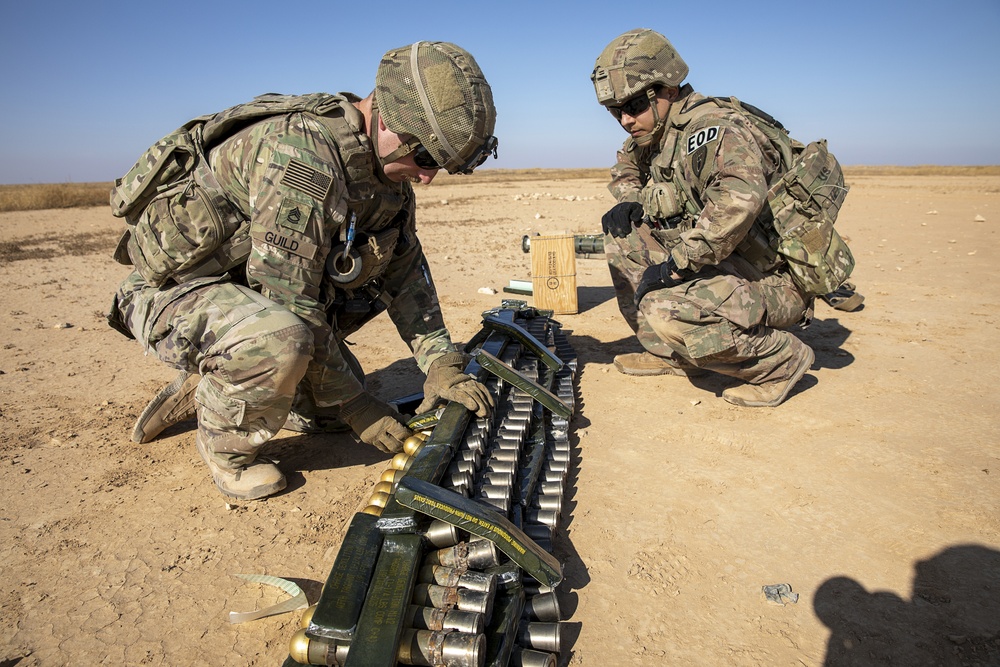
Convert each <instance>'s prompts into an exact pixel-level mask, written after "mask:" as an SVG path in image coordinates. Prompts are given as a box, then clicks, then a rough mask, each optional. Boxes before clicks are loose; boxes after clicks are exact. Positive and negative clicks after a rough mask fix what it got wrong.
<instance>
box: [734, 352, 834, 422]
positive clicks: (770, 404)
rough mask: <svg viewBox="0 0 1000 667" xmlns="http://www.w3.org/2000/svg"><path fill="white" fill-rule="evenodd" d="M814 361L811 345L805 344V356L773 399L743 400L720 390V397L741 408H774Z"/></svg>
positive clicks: (781, 401) (814, 356)
mask: <svg viewBox="0 0 1000 667" xmlns="http://www.w3.org/2000/svg"><path fill="white" fill-rule="evenodd" d="M814 361H816V353H814V352H813V351H812V348H811V347H808V346H806V356H805V357H803V359H802V361H801V362H800V363H799V365H798V367H797V368H796V369H795V373H794V374H793V375H792V377H791V379H790V380H789V381H788V384H786V385H785V390H784V391H783V392H781V395H780V396H778V397H777V398H776V399H774V400H771V401H745V400H743V399H741V398H733V397H732V396H726V392H722V398H724V399H726V401H727V402H729V403H732V404H733V405H738V406H740V407H743V408H776V407H778V406H779V405H781V404H782V403H783V402H784V401H785V399H786V398H787V397H788V393H789V392H790V391H792V387H794V386H795V385H797V384H798V383H799V380H801V379H802V376H803V375H805V374H806V371H808V370H809V369H810V368H812V365H813V362H814Z"/></svg>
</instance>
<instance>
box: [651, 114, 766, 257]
mask: <svg viewBox="0 0 1000 667" xmlns="http://www.w3.org/2000/svg"><path fill="white" fill-rule="evenodd" d="M675 154H676V156H677V157H676V162H675V168H676V169H678V170H679V175H680V179H681V181H682V182H683V184H684V185H685V189H686V190H687V192H686V193H685V195H686V196H687V197H689V198H690V199H691V200H692V201H693V202H694V203H695V205H696V206H698V207H699V208H701V213H700V215H699V216H698V218H697V220H695V221H694V224H693V226H692V227H691V228H690V229H687V230H685V231H683V232H682V233H681V234H680V243H678V244H677V245H676V246H674V247H673V248H672V249H671V254H672V255H673V257H674V261H675V262H676V263H677V266H678V267H680V268H682V269H684V268H691V269H695V270H697V269H699V268H701V267H703V266H709V265H716V264H718V263H719V262H721V261H722V260H724V259H726V258H727V257H728V256H729V255H730V254H731V253H732V252H733V250H735V249H736V246H737V245H739V243H740V241H742V240H743V238H744V237H745V236H746V235H747V233H748V232H749V230H750V226H751V225H752V224H753V221H754V219H756V217H757V215H758V214H759V213H760V210H761V208H762V207H763V206H764V203H765V201H766V198H767V190H768V186H767V178H768V174H767V171H768V168H767V167H766V166H765V161H766V158H765V157H764V155H763V153H762V150H761V147H760V145H759V144H758V143H757V141H756V140H755V138H754V134H753V131H752V128H751V127H750V121H748V120H746V119H745V118H743V117H742V116H740V115H738V114H735V113H725V114H706V115H701V116H699V117H698V118H695V119H694V120H692V121H691V122H690V123H689V124H688V125H687V126H686V127H685V128H684V129H683V131H682V132H681V136H680V138H679V142H678V146H677V149H676V153H675Z"/></svg>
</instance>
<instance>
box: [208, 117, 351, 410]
mask: <svg viewBox="0 0 1000 667" xmlns="http://www.w3.org/2000/svg"><path fill="white" fill-rule="evenodd" d="M212 166H213V170H214V171H215V173H216V175H217V176H218V178H219V181H220V182H221V183H222V184H223V187H224V188H226V189H227V191H228V192H229V193H230V194H233V195H235V197H236V198H237V199H243V200H244V202H245V207H246V209H245V210H249V211H250V235H251V239H252V244H253V245H252V249H251V252H250V257H249V259H248V261H247V267H246V270H247V280H248V283H249V286H250V287H251V288H252V289H256V290H258V291H260V293H261V294H263V295H264V296H266V297H268V298H269V299H271V300H273V301H274V302H276V303H278V304H280V305H282V306H284V307H286V308H288V309H289V310H291V311H292V312H293V313H295V314H296V315H298V316H299V317H300V318H301V319H302V320H303V321H304V322H305V323H306V324H307V325H308V326H309V329H310V330H311V331H312V334H313V346H314V351H313V360H312V362H311V363H310V365H309V369H308V370H307V372H306V377H305V380H306V381H307V382H308V383H309V384H310V385H311V387H312V392H313V395H314V396H315V398H316V401H317V404H318V405H320V406H326V405H335V404H338V403H340V402H343V401H346V400H349V399H351V398H353V397H354V396H357V395H358V394H359V393H361V391H362V386H361V383H360V382H359V381H358V380H357V379H356V378H355V377H354V375H353V373H351V370H350V367H349V366H348V364H347V362H346V361H345V360H344V358H343V356H342V355H341V354H340V351H339V349H338V346H337V344H336V340H335V339H334V335H333V332H332V330H331V327H330V324H329V322H328V321H327V318H326V314H325V311H324V308H323V304H322V303H321V287H322V282H323V275H324V272H325V266H326V256H327V254H328V253H329V250H330V247H331V239H332V238H333V237H334V235H335V234H336V232H337V230H338V229H339V227H340V226H341V225H342V224H343V223H344V220H345V218H346V213H347V197H346V181H345V176H344V174H343V172H342V170H341V167H340V162H339V158H338V157H337V148H336V146H335V145H334V143H333V140H332V139H331V138H330V137H329V135H328V133H327V131H326V130H325V129H324V128H323V127H322V126H321V125H320V124H319V123H318V122H317V121H316V120H315V119H312V118H310V117H309V116H307V115H304V114H290V115H287V116H280V117H275V118H271V119H268V120H266V121H263V122H260V123H257V124H255V125H253V126H251V127H250V128H248V129H247V130H244V131H242V132H240V133H237V134H236V135H235V136H233V137H231V138H229V139H227V140H226V141H225V142H224V143H223V144H222V145H221V146H220V147H219V148H218V149H216V150H215V151H213V153H212Z"/></svg>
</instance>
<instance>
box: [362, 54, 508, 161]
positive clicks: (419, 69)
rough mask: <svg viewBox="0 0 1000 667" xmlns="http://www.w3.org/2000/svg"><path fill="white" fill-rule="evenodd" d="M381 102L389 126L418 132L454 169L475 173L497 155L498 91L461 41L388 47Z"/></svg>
mask: <svg viewBox="0 0 1000 667" xmlns="http://www.w3.org/2000/svg"><path fill="white" fill-rule="evenodd" d="M375 103H376V105H377V112H378V113H379V114H381V117H382V121H383V122H384V123H385V126H386V127H387V128H389V129H390V130H392V131H393V132H395V133H396V134H399V135H410V136H413V137H415V138H416V139H417V140H419V142H420V144H421V145H423V147H424V148H425V149H426V150H427V151H428V152H429V153H430V155H431V156H432V157H433V158H434V160H435V162H436V163H437V164H438V165H440V166H441V168H442V169H445V170H447V171H448V173H450V174H468V173H471V172H472V170H473V169H475V168H476V167H478V166H479V165H481V164H482V163H483V162H485V161H486V159H487V158H488V157H489V156H490V155H491V154H492V155H493V157H496V153H497V139H496V137H494V136H493V129H494V127H495V125H496V117H497V112H496V107H494V106H493V91H492V90H491V89H490V84H489V83H487V81H486V77H484V76H483V72H482V70H481V69H479V65H478V64H477V63H476V61H475V59H474V58H473V57H472V54H470V53H469V52H468V51H466V50H465V49H462V48H461V47H459V46H456V45H455V44H451V43H450V42H416V43H414V44H410V45H409V46H402V47H399V48H398V49H392V50H390V51H388V52H386V54H385V55H384V56H382V61H381V62H380V63H379V67H378V72H377V73H376V75H375ZM404 147H405V144H404ZM409 150H413V149H412V148H409ZM404 154H405V153H404ZM399 157H402V155H396V156H395V157H393V156H391V155H390V156H386V158H384V159H385V160H386V161H387V162H388V161H391V160H390V159H389V158H392V159H398V158H399Z"/></svg>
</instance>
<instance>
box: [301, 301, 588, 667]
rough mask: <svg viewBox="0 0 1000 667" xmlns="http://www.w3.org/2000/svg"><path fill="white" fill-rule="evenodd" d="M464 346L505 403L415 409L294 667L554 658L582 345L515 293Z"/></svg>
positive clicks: (308, 622)
mask: <svg viewBox="0 0 1000 667" xmlns="http://www.w3.org/2000/svg"><path fill="white" fill-rule="evenodd" d="M465 352H466V353H468V354H469V355H470V356H471V358H472V361H471V362H470V363H469V364H468V365H467V366H466V368H465V372H466V373H468V374H470V375H473V376H474V377H476V378H478V379H479V380H480V381H481V382H483V384H484V385H485V386H486V387H487V389H488V390H489V391H490V392H491V393H492V394H493V397H494V401H495V405H496V408H495V409H494V410H493V411H492V412H491V413H490V414H489V415H487V416H485V417H481V418H480V417H475V416H473V415H472V413H471V412H469V411H468V410H467V409H466V408H465V407H464V406H462V405H461V404H458V403H453V402H452V403H447V404H446V405H445V406H444V407H442V408H439V409H437V410H435V411H434V412H433V413H426V414H424V415H418V416H417V417H414V418H410V419H409V420H408V422H407V423H408V424H409V425H410V426H411V428H412V429H416V430H417V431H418V432H417V433H416V434H415V435H414V436H412V437H410V438H408V439H407V440H406V441H404V445H403V451H402V452H400V453H399V454H397V455H395V456H394V457H392V460H391V461H390V463H389V468H388V469H387V470H386V471H384V472H383V473H382V475H381V477H380V479H379V482H378V483H377V484H376V485H375V486H374V488H373V489H372V492H371V496H370V497H369V499H368V503H367V505H366V506H365V507H364V509H362V510H361V511H360V512H358V513H357V514H356V515H355V516H354V518H353V519H352V521H351V524H350V525H349V527H348V531H347V533H346V535H345V539H344V543H343V544H342V545H341V549H340V553H338V555H337V558H336V560H335V561H334V566H333V568H332V569H331V571H330V575H329V577H328V579H327V582H326V585H325V586H324V587H323V591H322V593H321V595H320V600H319V602H318V603H317V604H316V605H315V606H314V608H312V609H309V610H307V612H306V613H305V614H303V617H302V626H303V628H302V630H301V631H300V632H299V633H297V634H296V635H295V636H294V637H293V641H292V644H291V645H290V648H289V658H288V660H287V661H286V663H285V664H286V665H288V666H289V667H291V666H292V665H299V664H328V665H338V666H341V665H342V666H344V667H355V666H359V667H360V666H367V665H373V666H379V665H385V666H386V667H391V666H393V665H396V664H414V665H435V666H437V665H454V666H455V667H486V666H487V665H488V666H489V667H506V666H507V665H513V664H528V665H531V666H532V667H541V666H543V665H544V666H545V667H550V665H551V660H554V654H555V653H557V652H558V651H559V648H560V633H559V621H560V620H562V619H561V611H560V609H559V601H558V597H557V592H556V590H555V588H556V587H557V586H558V584H559V582H560V581H561V580H562V569H561V567H560V565H559V562H558V561H557V560H556V559H555V558H554V557H553V556H552V555H551V553H549V552H550V550H551V548H552V540H553V539H554V535H555V531H556V527H557V526H558V524H559V516H560V513H561V512H562V509H563V506H564V498H563V493H564V488H565V487H564V482H563V480H564V479H565V477H566V474H567V472H568V469H569V463H570V462H571V460H572V457H571V456H570V443H569V437H568V433H569V428H570V417H571V416H572V413H573V407H574V402H575V397H574V394H573V382H572V381H573V377H574V374H575V372H576V360H575V355H574V354H573V351H572V348H570V347H569V346H568V344H567V341H566V337H565V334H563V332H562V331H561V327H560V325H559V324H558V323H557V322H555V321H554V320H552V319H551V318H550V313H546V312H544V311H537V310H535V309H533V308H530V307H528V306H527V305H526V304H524V303H523V302H516V301H505V302H504V304H503V306H502V307H501V308H499V309H494V310H492V311H489V312H488V313H484V315H483V329H482V331H481V332H480V333H478V334H476V335H475V336H473V338H472V340H471V341H470V343H469V344H468V345H467V346H466V348H465ZM421 400H422V398H421V397H420V396H418V395H413V396H410V397H407V398H406V399H405V400H404V399H400V401H399V402H398V405H400V406H403V405H406V406H409V408H408V410H407V411H411V410H415V409H416V407H417V406H418V405H419V403H420V401H421ZM400 409H401V410H402V407H401V408H400ZM417 422H419V426H418V423H417Z"/></svg>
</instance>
